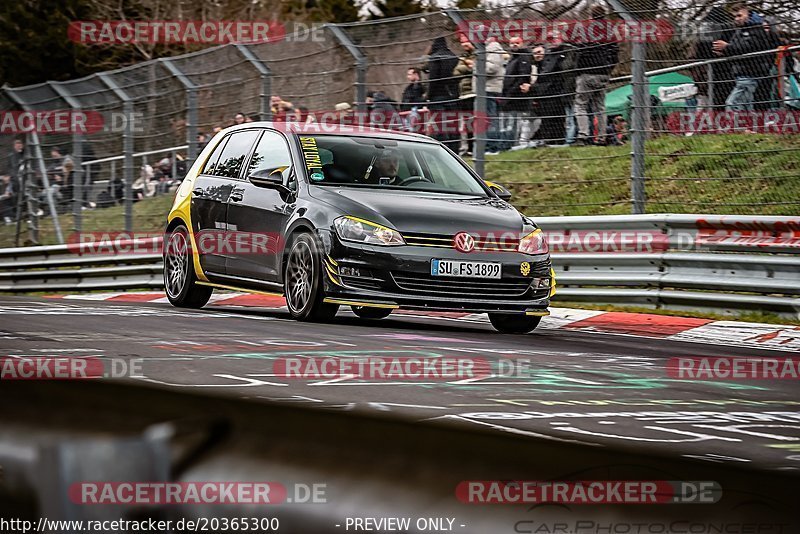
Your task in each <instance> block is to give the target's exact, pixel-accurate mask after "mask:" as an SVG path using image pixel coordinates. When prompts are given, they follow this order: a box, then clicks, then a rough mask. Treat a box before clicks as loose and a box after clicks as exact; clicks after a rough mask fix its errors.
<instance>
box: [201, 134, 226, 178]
mask: <svg viewBox="0 0 800 534" xmlns="http://www.w3.org/2000/svg"><path fill="white" fill-rule="evenodd" d="M227 142H228V137H225V138H224V139H223V140H222V141H220V142H219V144H218V145H217V148H215V149H214V152H212V153H211V156H209V158H208V160H206V164H205V166H204V167H203V170H202V171H201V172H200V174H214V169H216V168H217V160H219V155H220V154H222V150H223V149H224V148H225V143H227Z"/></svg>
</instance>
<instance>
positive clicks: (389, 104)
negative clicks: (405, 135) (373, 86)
mask: <svg viewBox="0 0 800 534" xmlns="http://www.w3.org/2000/svg"><path fill="white" fill-rule="evenodd" d="M366 104H367V109H368V110H369V117H370V123H371V124H373V125H375V126H378V127H379V128H387V129H392V128H397V127H399V126H402V121H400V116H399V115H398V114H397V102H395V101H394V100H392V99H391V98H389V97H388V96H386V93H384V92H383V91H370V92H369V93H367V100H366Z"/></svg>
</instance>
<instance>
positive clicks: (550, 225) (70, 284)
mask: <svg viewBox="0 0 800 534" xmlns="http://www.w3.org/2000/svg"><path fill="white" fill-rule="evenodd" d="M536 221H537V223H538V224H539V225H540V226H541V227H542V228H543V230H544V231H545V232H547V233H548V234H550V235H551V239H552V236H554V235H557V234H561V235H562V236H564V237H565V238H564V239H561V240H559V242H561V243H566V242H569V243H572V244H576V243H577V245H578V250H574V251H569V252H565V251H562V250H560V249H559V247H558V246H551V248H552V249H553V250H552V251H551V252H552V257H553V264H554V268H555V271H556V278H557V280H558V286H559V287H558V292H557V294H556V300H558V301H562V302H583V303H593V304H619V305H634V306H643V307H652V308H666V309H688V308H691V309H702V310H707V311H714V312H722V313H726V312H737V311H744V310H759V311H769V312H774V313H777V314H781V315H787V316H791V317H800V297H798V295H800V218H797V219H793V218H790V217H747V216H704V215H672V214H667V215H625V216H601V217H542V218H537V219H536ZM592 234H593V235H592ZM587 235H589V236H590V237H591V238H592V240H593V241H592V242H593V243H597V242H598V241H597V240H596V239H595V238H596V237H599V239H600V242H601V244H602V243H603V240H605V244H611V245H614V246H616V245H620V243H623V244H624V243H625V242H626V239H627V240H628V241H629V242H631V243H633V242H635V240H636V239H635V238H636V235H645V236H647V237H648V239H647V240H645V241H647V242H648V243H649V244H648V247H647V248H645V249H644V250H636V251H626V250H624V247H622V250H621V251H617V252H597V251H587V250H588V249H590V248H591V247H590V246H589V244H588V241H587ZM615 240H616V241H615ZM554 242H555V240H551V243H554ZM159 243H160V239H159V238H155V239H154V238H150V239H146V240H136V241H122V242H115V243H114V244H113V247H114V248H113V249H112V245H111V244H109V245H108V246H107V247H104V250H106V251H108V252H109V253H107V254H96V253H87V251H88V252H95V251H97V245H96V244H82V245H77V244H75V245H55V246H47V247H24V248H11V249H0V291H6V292H32V291H89V290H100V289H135V288H161V287H163V281H162V277H161V268H162V266H161V255H160V254H159V253H158V252H157V249H158V245H159ZM134 247H139V248H140V249H143V250H146V251H149V252H147V253H139V254H136V253H131V252H130V251H131V250H133V249H134ZM581 247H583V248H582V249H581ZM612 248H614V247H612ZM615 250H616V249H615Z"/></svg>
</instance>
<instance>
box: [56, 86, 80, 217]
mask: <svg viewBox="0 0 800 534" xmlns="http://www.w3.org/2000/svg"><path fill="white" fill-rule="evenodd" d="M47 84H48V85H49V86H50V87H52V88H53V91H55V92H56V93H58V95H59V96H60V97H61V98H63V99H64V102H66V103H67V104H68V105H69V107H71V108H72V110H73V111H74V112H76V113H80V112H81V104H80V102H78V101H77V100H76V99H75V97H73V96H72V95H71V94H70V93H69V91H67V90H66V89H65V88H64V87H63V86H62V85H61V84H60V83H58V82H47ZM82 156H83V136H82V135H81V134H80V133H78V132H72V161H73V163H74V164H75V168H74V169H73V170H72V229H73V230H74V231H75V232H80V231H81V226H82V222H83V216H82V211H83V183H84V176H83V166H82V165H81V160H82V159H83V158H82Z"/></svg>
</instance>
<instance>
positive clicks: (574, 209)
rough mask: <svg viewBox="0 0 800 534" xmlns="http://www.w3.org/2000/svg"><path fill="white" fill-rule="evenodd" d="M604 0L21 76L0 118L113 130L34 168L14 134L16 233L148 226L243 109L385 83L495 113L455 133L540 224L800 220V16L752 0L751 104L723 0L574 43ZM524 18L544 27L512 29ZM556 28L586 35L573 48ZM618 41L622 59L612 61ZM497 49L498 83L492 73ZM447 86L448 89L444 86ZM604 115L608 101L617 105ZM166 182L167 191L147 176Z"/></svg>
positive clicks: (40, 141)
mask: <svg viewBox="0 0 800 534" xmlns="http://www.w3.org/2000/svg"><path fill="white" fill-rule="evenodd" d="M596 5H599V4H591V5H586V3H583V2H577V3H572V4H562V3H557V2H552V1H549V0H547V1H535V2H532V3H531V2H528V3H525V4H524V5H522V4H520V5H514V4H510V5H506V6H502V7H496V8H491V9H471V10H443V11H436V12H425V13H420V14H416V15H410V16H405V17H397V18H389V19H379V20H374V21H363V22H356V23H348V24H336V25H334V24H325V25H320V26H318V27H315V28H314V29H313V30H312V31H309V30H308V29H304V30H302V31H299V32H297V33H295V34H291V35H287V36H286V38H284V39H282V40H280V41H277V42H268V43H258V44H228V45H221V46H215V47H212V48H208V49H205V50H202V51H199V52H193V53H190V54H184V55H181V56H175V57H169V58H161V59H157V60H152V61H147V62H143V63H139V64H136V65H132V66H129V67H125V68H121V69H117V70H113V71H107V72H102V73H97V74H94V75H91V76H88V77H86V78H82V79H78V80H71V81H67V82H46V83H41V84H36V85H32V86H26V87H8V86H4V87H3V88H2V90H0V112H6V111H17V112H20V111H30V112H36V111H53V110H71V111H73V112H80V113H85V114H93V115H92V116H94V117H95V118H97V120H98V121H100V123H101V124H100V125H99V126H98V127H96V128H94V129H90V131H84V132H79V133H69V132H66V133H65V132H60V133H49V134H47V135H45V134H43V133H29V134H27V135H25V136H24V137H23V141H24V146H25V148H24V152H23V157H22V165H21V166H20V167H15V165H14V164H15V163H19V159H16V158H15V157H14V156H12V155H11V150H12V149H11V147H12V144H13V140H14V139H15V138H18V137H20V136H19V135H14V134H13V133H9V132H6V130H3V132H6V133H0V172H10V173H11V174H14V175H18V178H19V181H18V187H17V194H16V197H15V199H14V205H13V206H12V207H9V202H6V208H5V212H4V214H5V216H8V217H10V218H11V219H12V220H16V222H17V226H16V227H14V228H15V232H14V234H15V235H14V237H15V241H16V243H17V244H25V243H27V244H41V243H43V242H62V243H63V242H64V240H65V236H67V235H68V234H69V233H70V232H76V231H80V230H81V228H82V226H83V222H82V221H83V218H84V217H85V216H86V214H87V210H88V209H101V208H105V207H113V206H120V207H118V208H116V211H115V212H114V213H118V215H117V216H116V218H115V219H114V220H115V221H116V227H117V228H119V229H123V228H124V229H125V230H127V231H133V230H151V229H152V228H143V227H141V225H142V224H144V223H143V222H140V221H138V220H137V219H136V218H135V213H134V204H135V203H136V202H137V201H138V200H140V199H145V200H146V199H147V198H146V197H148V196H150V195H153V194H161V193H167V192H168V191H169V190H170V189H169V187H170V183H169V182H170V181H172V180H176V179H179V178H180V177H182V173H183V172H185V170H186V169H188V167H189V165H190V164H191V161H192V160H193V159H194V158H195V157H196V155H197V154H198V153H199V150H200V149H201V148H202V146H203V144H204V143H205V142H207V140H208V138H210V136H211V135H213V132H214V131H215V130H216V129H218V128H222V127H225V126H228V125H230V124H232V123H233V122H234V120H235V119H234V117H236V116H237V115H238V114H241V117H240V120H269V119H277V120H284V119H285V118H287V117H293V116H294V115H293V113H298V114H299V115H298V116H300V117H301V118H302V119H305V118H306V117H307V115H310V116H312V117H313V116H314V115H315V114H316V115H320V114H321V113H324V112H329V111H333V110H334V109H336V108H337V104H338V105H339V106H338V108H339V109H341V108H342V106H343V104H345V103H347V104H348V105H350V106H352V107H353V108H356V109H359V110H362V111H366V110H367V109H368V106H369V105H370V104H368V100H370V99H368V94H371V93H372V92H376V91H377V92H379V93H380V94H378V95H373V97H376V98H377V100H378V101H380V100H382V99H383V98H384V97H385V98H386V99H389V100H393V101H395V102H396V103H397V106H396V109H397V110H398V111H402V113H403V115H402V116H403V117H404V119H403V120H401V121H400V123H401V124H407V121H406V120H405V118H407V117H408V115H409V114H415V113H417V112H419V111H420V110H423V112H424V110H426V109H429V110H456V111H459V110H460V111H463V112H465V113H472V114H474V116H475V117H476V118H480V117H485V120H482V121H478V120H477V119H476V120H475V121H473V122H472V123H470V122H469V121H463V119H461V120H462V122H461V123H460V125H461V128H460V131H459V132H456V134H455V135H451V136H450V137H448V138H446V139H443V140H446V141H448V146H450V147H451V148H452V149H453V150H455V151H459V152H462V153H463V156H464V157H465V159H467V160H468V161H469V162H470V163H471V164H472V165H473V166H474V167H475V168H476V170H477V171H478V172H479V173H480V174H481V176H483V177H484V178H486V179H489V180H492V181H496V182H499V183H501V184H503V185H505V186H506V187H508V188H509V189H510V190H511V191H512V193H513V195H514V196H513V198H512V201H513V202H514V203H515V205H517V206H518V207H519V208H520V209H521V210H523V211H524V212H526V213H529V214H532V215H542V216H559V215H603V214H624V213H631V212H632V213H661V212H669V213H727V214H761V215H791V214H795V213H797V211H798V207H800V141H799V140H800V137H798V135H797V133H798V131H800V127H798V124H797V122H798V121H800V93H799V92H798V91H800V88H798V87H800V86H798V84H797V80H798V78H797V76H798V72H799V71H800V62H798V61H797V59H796V58H797V50H798V47H797V46H792V43H795V42H797V40H796V38H797V34H796V31H797V30H796V28H797V27H798V24H797V22H798V18H800V17H799V16H798V13H797V10H796V9H782V8H781V6H780V5H779V4H775V5H773V6H769V5H766V4H764V5H759V6H758V7H755V6H754V7H752V8H751V9H750V16H751V20H750V21H749V22H748V24H751V25H755V26H758V27H757V28H756V27H755V26H753V27H754V28H755V29H754V30H753V31H757V32H759V35H762V33H760V32H763V30H764V28H765V25H767V26H769V31H766V32H764V33H763V36H764V37H763V39H766V41H764V43H766V44H764V45H763V46H761V45H759V47H760V48H762V49H763V50H760V51H755V52H753V53H751V54H750V55H749V56H746V57H748V58H749V61H750V63H749V64H750V65H756V67H755V68H754V69H755V70H754V72H755V71H757V72H760V73H761V74H760V75H753V76H752V78H753V82H754V83H756V89H755V91H754V93H753V95H752V96H753V104H752V107H753V110H752V113H750V112H747V113H735V112H733V111H732V110H730V108H731V102H730V100H729V97H730V96H731V93H732V92H733V91H734V89H735V86H736V83H737V72H738V71H737V70H736V69H737V68H740V66H741V65H742V64H743V56H742V54H731V55H729V56H728V55H722V56H720V55H717V54H716V53H715V51H714V49H715V46H718V45H715V44H714V43H715V42H717V41H725V40H726V39H727V41H726V42H735V40H736V39H737V32H740V31H741V30H739V29H737V26H736V25H735V22H734V20H733V15H732V14H731V13H730V12H729V11H728V10H727V9H726V4H724V3H723V2H721V1H716V0H714V1H712V2H709V3H705V4H702V5H700V4H697V3H689V2H670V3H669V5H662V4H660V3H658V2H652V1H649V0H637V1H636V2H634V1H632V0H628V1H625V2H623V1H622V0H610V1H609V2H608V4H607V5H605V10H606V15H605V20H606V21H607V27H615V28H619V27H621V26H626V25H627V27H629V28H637V27H638V28H656V29H657V31H654V32H653V33H652V35H650V34H648V35H647V36H645V37H643V38H636V37H635V36H630V35H629V36H627V37H625V36H623V37H622V38H614V39H610V38H609V37H608V36H607V35H603V36H601V37H602V38H597V39H594V38H591V36H590V38H586V39H584V40H580V39H579V42H577V41H574V39H573V38H574V37H575V35H577V34H576V31H577V30H579V29H580V28H584V29H585V28H586V27H587V24H588V22H590V21H592V20H593V19H592V17H593V16H596V15H597V13H592V12H590V9H591V8H592V6H595V7H596ZM513 24H517V25H518V26H519V27H525V28H528V29H530V31H527V30H526V31H527V33H526V32H525V31H520V32H518V33H514V26H513ZM648 24H650V25H651V26H647V25H648ZM526 25H527V26H526ZM531 28H532V29H531ZM793 32H794V33H793ZM556 33H558V34H559V35H561V36H562V37H564V36H566V37H568V38H570V39H573V41H568V42H567V43H566V44H561V45H558V44H557V43H556V42H555V40H554V38H553V35H554V34H556ZM514 36H521V37H523V38H524V39H523V43H522V45H523V48H524V50H525V51H524V52H519V53H517V52H514V51H513V50H511V47H510V42H509V40H510V39H511V38H512V37H514ZM617 37H619V36H617ZM438 38H441V39H439V41H440V44H443V45H444V47H445V48H446V49H448V50H449V51H450V52H451V53H452V54H453V55H455V56H462V55H463V58H464V59H467V58H471V60H472V61H471V63H470V64H469V68H468V69H467V70H466V71H464V70H458V71H454V72H453V73H452V74H450V75H449V76H441V73H440V72H435V71H439V70H441V69H438V68H437V66H441V65H442V64H444V63H447V64H449V63H448V62H444V63H442V61H441V54H439V52H441V49H440V50H439V52H436V54H439V55H437V56H435V57H431V55H430V52H431V45H432V43H433V42H434V41H435V40H437V39H438ZM465 40H466V41H469V44H463V42H464V41H465ZM492 40H495V41H496V42H495V43H494V44H490V43H491V41H492ZM545 41H547V42H546V43H545ZM612 41H613V44H614V45H615V47H616V48H618V52H617V53H616V55H614V53H611V54H610V55H609V53H608V52H607V51H605V52H603V51H604V50H606V49H607V48H608V45H609V42H612ZM540 42H542V43H544V44H545V47H546V54H545V59H544V61H543V62H542V63H540V64H539V65H538V66H537V67H538V68H537V70H535V71H534V72H533V76H534V78H532V79H531V80H529V81H531V82H534V83H532V84H529V85H530V88H529V89H528V92H527V93H519V92H518V93H513V92H512V93H505V92H503V91H502V90H500V92H499V93H498V87H499V86H502V85H503V82H505V84H506V86H508V85H509V84H511V83H512V82H514V81H515V77H514V76H515V75H512V74H511V73H510V69H512V68H513V67H514V66H515V65H516V66H518V63H519V62H518V61H516V60H518V59H520V58H521V57H526V58H527V59H528V61H529V62H531V61H533V53H534V50H533V49H535V48H536V45H537V44H539V43H540ZM498 46H499V47H500V48H501V49H502V50H501V51H500V52H498V51H497V47H498ZM604 47H605V48H604ZM757 48H758V47H757ZM601 52H602V54H605V55H604V56H603V55H602V54H601V56H602V57H607V58H610V59H608V62H609V64H608V65H606V66H607V67H608V69H606V70H607V71H608V72H609V78H608V79H607V80H602V79H601V80H600V82H601V85H600V87H599V89H597V91H596V92H595V93H593V94H595V95H597V94H600V95H601V99H600V100H597V99H596V98H595V99H594V100H592V99H591V98H589V101H588V104H587V105H586V106H583V107H582V105H581V106H578V105H577V104H578V100H581V101H582V102H583V101H584V100H586V97H587V95H589V96H591V94H590V93H587V91H586V88H587V87H591V83H590V82H592V80H589V79H587V77H586V76H587V74H586V73H587V72H588V71H587V67H586V66H585V65H583V64H581V63H580V61H581V57H583V58H587V57H591V56H593V55H598V54H600V53H601ZM445 55H448V53H445ZM498 60H499V61H500V63H501V64H502V69H503V71H504V72H501V73H500V75H499V76H498V74H497V70H496V65H495V66H494V67H493V65H492V64H493V63H495V64H496V63H497V61H498ZM464 65H466V62H465V61H462V62H461V66H460V67H463V66H464ZM412 67H413V68H418V69H420V71H421V73H422V80H421V81H422V83H423V85H424V86H425V88H426V90H427V93H428V94H426V95H425V96H423V97H421V98H420V99H419V100H415V99H412V100H411V101H407V102H405V103H402V102H401V100H402V98H403V91H404V89H405V88H406V87H407V85H408V84H409V81H408V78H407V76H408V74H409V68H412ZM487 69H488V70H487ZM596 70H597V68H595V70H594V71H592V72H595V71H596ZM599 70H603V69H602V68H601V69H599ZM457 72H460V73H461V74H458V73H457ZM464 72H466V74H464ZM751 74H752V73H751ZM434 75H435V76H436V77H437V78H436V79H430V78H431V77H432V76H434ZM526 75H527V74H522V75H521V76H523V77H524V76H526ZM517 77H518V76H517ZM451 82H452V83H451ZM594 83H597V80H596V79H595V80H594ZM456 85H457V86H458V90H457V91H456V92H452V91H454V89H453V88H454V87H455V86H456ZM434 86H436V87H437V89H436V90H435V91H434V90H433V87H434ZM445 86H447V87H449V89H448V90H449V91H451V92H450V93H446V94H445V96H442V94H441V92H440V91H439V89H441V88H442V87H445ZM437 91H438V92H439V94H438V95H433V96H432V93H434V92H437ZM381 95H383V96H381ZM278 97H279V98H278ZM726 100H728V102H727V103H726ZM600 101H602V105H600V104H599V102H600ZM378 107H380V106H378ZM595 107H600V108H602V107H605V112H606V113H605V115H603V114H602V109H594V108H595ZM520 110H521V111H520ZM583 110H585V111H586V114H584V113H583ZM423 114H424V113H423ZM582 117H586V119H585V120H584V119H583V118H582ZM609 118H610V119H611V120H609ZM478 123H481V124H483V125H484V127H479V126H478ZM470 124H471V125H472V126H470ZM203 135H204V136H205V137H204V136H203ZM54 147H59V148H60V149H61V154H60V155H59V154H57V153H54V152H52V149H53V148H54ZM176 147H178V148H176ZM180 147H185V149H181V148H180ZM66 154H69V155H70V158H71V159H72V161H73V165H74V167H73V169H72V170H71V171H67V172H68V174H69V177H68V181H69V184H65V183H64V178H63V177H60V178H56V177H57V176H60V175H59V171H58V170H57V169H55V167H57V166H58V164H59V163H61V162H62V159H61V158H63V156H64V155H66ZM61 172H62V174H63V170H62V171H61ZM153 174H155V175H156V178H152V176H153ZM158 176H162V181H166V185H165V186H164V187H161V186H159V187H153V186H149V185H148V183H147V182H148V181H150V180H151V179H155V180H157V179H158ZM54 180H55V183H56V184H57V186H56V187H52V186H53V183H51V182H53V181H54ZM42 217H52V219H53V221H52V224H50V223H48V228H50V227H51V226H52V227H53V228H54V233H55V235H54V237H52V238H49V239H48V238H42V237H41V236H40V235H39V227H40V219H41V218H42Z"/></svg>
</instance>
